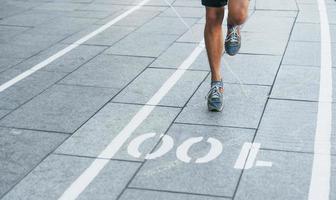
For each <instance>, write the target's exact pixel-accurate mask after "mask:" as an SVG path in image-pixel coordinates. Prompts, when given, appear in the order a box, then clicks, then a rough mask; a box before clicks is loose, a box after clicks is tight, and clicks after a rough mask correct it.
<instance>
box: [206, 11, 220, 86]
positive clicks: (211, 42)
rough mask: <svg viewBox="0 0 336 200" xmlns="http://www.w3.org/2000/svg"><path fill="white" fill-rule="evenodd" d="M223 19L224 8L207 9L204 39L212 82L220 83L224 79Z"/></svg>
mask: <svg viewBox="0 0 336 200" xmlns="http://www.w3.org/2000/svg"><path fill="white" fill-rule="evenodd" d="M223 18H224V7H206V23H205V29H204V39H205V46H206V50H207V54H208V60H209V65H210V69H211V80H212V81H220V80H221V79H222V76H221V58H222V53H223V44H224V42H223V32H222V23H223Z"/></svg>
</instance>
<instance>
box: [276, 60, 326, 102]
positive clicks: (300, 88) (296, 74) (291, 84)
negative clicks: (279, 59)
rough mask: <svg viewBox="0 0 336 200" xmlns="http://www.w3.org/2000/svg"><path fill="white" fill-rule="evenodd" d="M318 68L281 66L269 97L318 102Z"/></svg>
mask: <svg viewBox="0 0 336 200" xmlns="http://www.w3.org/2000/svg"><path fill="white" fill-rule="evenodd" d="M319 88H320V68H319V67H307V66H291V65H282V66H281V67H280V70H279V73H278V75H277V78H276V81H275V84H274V86H273V90H272V93H271V97H274V98H284V99H297V100H312V101H318V95H319Z"/></svg>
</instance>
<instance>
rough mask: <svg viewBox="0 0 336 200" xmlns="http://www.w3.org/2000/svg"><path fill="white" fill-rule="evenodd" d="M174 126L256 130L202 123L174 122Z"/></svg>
mask: <svg viewBox="0 0 336 200" xmlns="http://www.w3.org/2000/svg"><path fill="white" fill-rule="evenodd" d="M174 124H183V125H199V126H208V127H221V128H236V129H247V130H257V129H256V128H253V127H243V126H224V125H213V124H202V123H187V122H174Z"/></svg>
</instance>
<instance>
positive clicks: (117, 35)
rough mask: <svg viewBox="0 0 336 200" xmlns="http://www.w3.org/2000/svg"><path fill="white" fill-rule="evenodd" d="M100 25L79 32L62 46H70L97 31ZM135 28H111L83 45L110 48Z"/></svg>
mask: <svg viewBox="0 0 336 200" xmlns="http://www.w3.org/2000/svg"><path fill="white" fill-rule="evenodd" d="M100 27H101V25H92V26H89V27H88V28H86V29H84V30H82V31H79V32H77V33H75V34H73V35H71V36H70V37H68V38H66V39H65V40H63V41H62V43H64V44H71V43H73V42H75V41H77V40H78V39H79V38H81V37H84V36H85V35H87V34H89V33H91V32H93V31H95V30H97V29H99V28H100ZM134 30H135V27H131V26H111V27H110V28H108V29H107V30H105V31H104V32H102V33H100V34H98V35H97V36H95V37H93V38H92V39H90V40H88V41H87V42H85V43H84V44H88V45H101V46H112V45H113V44H114V43H116V42H118V41H119V40H120V39H122V38H124V37H126V36H127V35H128V34H130V33H131V32H133V31H134Z"/></svg>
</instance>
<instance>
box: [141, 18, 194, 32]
mask: <svg viewBox="0 0 336 200" xmlns="http://www.w3.org/2000/svg"><path fill="white" fill-rule="evenodd" d="M184 21H185V22H186V23H187V24H188V26H192V25H193V24H195V23H196V22H197V21H198V19H195V18H188V19H185V20H184ZM187 30H188V27H187V26H186V25H185V24H184V23H183V22H182V21H181V20H180V19H179V18H175V17H155V18H153V19H152V20H151V21H149V22H147V23H146V24H144V25H143V26H141V27H140V28H139V29H137V30H136V32H141V33H148V34H176V35H181V34H183V33H184V32H186V31H187Z"/></svg>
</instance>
